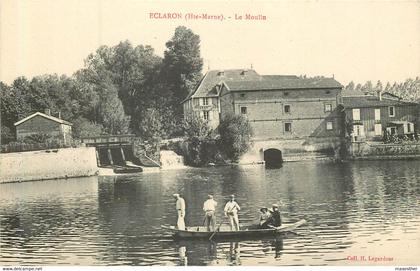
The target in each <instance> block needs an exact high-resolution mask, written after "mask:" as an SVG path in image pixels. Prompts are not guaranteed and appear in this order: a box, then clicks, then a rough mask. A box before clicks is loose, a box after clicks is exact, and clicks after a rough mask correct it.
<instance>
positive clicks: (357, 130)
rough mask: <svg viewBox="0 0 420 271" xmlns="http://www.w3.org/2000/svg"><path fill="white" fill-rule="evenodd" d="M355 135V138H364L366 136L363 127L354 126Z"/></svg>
mask: <svg viewBox="0 0 420 271" xmlns="http://www.w3.org/2000/svg"><path fill="white" fill-rule="evenodd" d="M353 134H354V135H355V136H363V135H364V134H365V131H364V126H363V125H353Z"/></svg>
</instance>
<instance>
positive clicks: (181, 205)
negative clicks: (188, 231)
mask: <svg viewBox="0 0 420 271" xmlns="http://www.w3.org/2000/svg"><path fill="white" fill-rule="evenodd" d="M173 196H174V198H175V199H176V203H175V206H176V211H177V212H178V222H177V227H178V230H185V200H184V199H183V198H181V196H180V195H179V194H173Z"/></svg>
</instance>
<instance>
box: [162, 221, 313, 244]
mask: <svg viewBox="0 0 420 271" xmlns="http://www.w3.org/2000/svg"><path fill="white" fill-rule="evenodd" d="M305 223H306V220H305V219H301V220H299V221H297V222H295V223H291V224H283V225H281V226H279V227H273V228H269V229H255V228H253V227H251V226H243V227H241V230H239V231H231V230H230V226H227V225H226V226H225V225H223V226H221V227H219V228H218V230H217V231H216V232H213V231H207V230H206V227H203V226H193V227H186V229H185V230H179V229H177V228H175V227H174V226H162V228H163V229H165V230H166V231H168V232H170V233H172V234H173V236H174V238H182V239H184V238H195V239H205V238H207V239H209V238H210V237H212V238H213V239H217V238H243V239H245V238H254V237H260V236H270V235H271V236H273V235H277V234H281V233H286V232H291V231H294V230H295V229H296V228H298V227H300V226H302V225H303V224H305ZM213 234H214V235H213Z"/></svg>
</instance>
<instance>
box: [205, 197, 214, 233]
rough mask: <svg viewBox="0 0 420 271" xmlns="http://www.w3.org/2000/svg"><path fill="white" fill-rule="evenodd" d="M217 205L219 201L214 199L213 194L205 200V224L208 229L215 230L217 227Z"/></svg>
mask: <svg viewBox="0 0 420 271" xmlns="http://www.w3.org/2000/svg"><path fill="white" fill-rule="evenodd" d="M216 207H217V202H216V201H215V200H214V199H213V196H212V195H208V196H207V200H206V201H205V202H204V205H203V211H204V213H205V214H204V215H205V218H204V225H205V226H206V227H207V231H214V230H215V228H216Z"/></svg>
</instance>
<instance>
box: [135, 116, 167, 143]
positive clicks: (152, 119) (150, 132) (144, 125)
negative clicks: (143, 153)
mask: <svg viewBox="0 0 420 271" xmlns="http://www.w3.org/2000/svg"><path fill="white" fill-rule="evenodd" d="M163 123H164V120H163V116H162V114H161V113H160V112H159V110H158V109H156V108H148V109H147V110H146V115H145V117H144V118H143V119H142V120H141V122H140V127H139V128H138V130H139V131H140V135H141V136H142V137H143V138H146V139H147V140H153V141H160V140H161V139H162V138H163V137H164V135H165V130H164V127H163Z"/></svg>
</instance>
